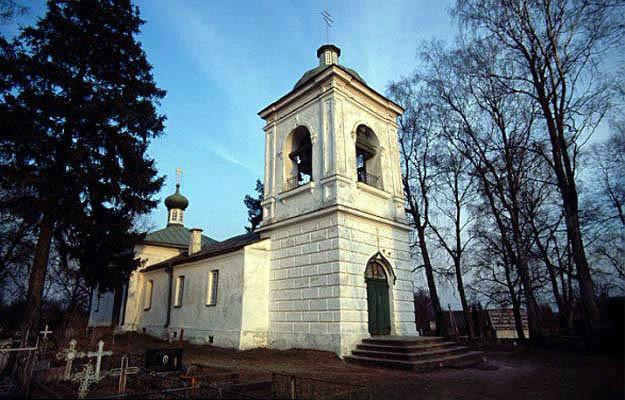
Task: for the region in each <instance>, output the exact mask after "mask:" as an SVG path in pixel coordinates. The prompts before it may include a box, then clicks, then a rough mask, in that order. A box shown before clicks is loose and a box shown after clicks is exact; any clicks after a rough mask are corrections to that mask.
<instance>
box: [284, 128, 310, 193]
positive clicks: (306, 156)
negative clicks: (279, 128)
mask: <svg viewBox="0 0 625 400" xmlns="http://www.w3.org/2000/svg"><path fill="white" fill-rule="evenodd" d="M284 154H286V157H285V177H286V181H285V190H291V189H295V188H296V187H298V186H303V185H305V184H307V183H309V182H310V181H312V179H313V174H312V172H313V165H312V141H311V138H310V132H309V131H308V129H307V128H306V127H305V126H298V127H297V128H295V129H294V130H293V131H292V132H291V133H290V134H289V136H288V137H287V139H286V143H285V149H284Z"/></svg>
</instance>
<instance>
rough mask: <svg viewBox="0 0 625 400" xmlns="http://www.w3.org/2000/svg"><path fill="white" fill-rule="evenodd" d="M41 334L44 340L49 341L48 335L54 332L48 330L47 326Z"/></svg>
mask: <svg viewBox="0 0 625 400" xmlns="http://www.w3.org/2000/svg"><path fill="white" fill-rule="evenodd" d="M39 333H40V334H42V335H43V340H46V339H48V334H49V333H52V331H50V330H48V324H46V328H45V329H44V330H42V331H39Z"/></svg>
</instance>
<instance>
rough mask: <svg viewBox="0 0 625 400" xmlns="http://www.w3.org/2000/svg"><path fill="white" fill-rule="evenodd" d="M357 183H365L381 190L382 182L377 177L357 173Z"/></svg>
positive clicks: (361, 172)
mask: <svg viewBox="0 0 625 400" xmlns="http://www.w3.org/2000/svg"><path fill="white" fill-rule="evenodd" d="M358 182H362V183H366V184H367V185H369V186H373V187H374V188H376V189H380V190H382V182H381V181H380V177H379V176H375V175H372V174H368V173H366V172H364V171H358Z"/></svg>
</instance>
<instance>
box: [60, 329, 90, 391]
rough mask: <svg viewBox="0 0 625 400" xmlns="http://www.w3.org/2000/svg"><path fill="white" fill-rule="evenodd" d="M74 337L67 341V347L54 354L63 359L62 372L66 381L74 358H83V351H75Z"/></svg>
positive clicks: (70, 372) (69, 375)
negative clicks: (63, 368) (63, 367)
mask: <svg viewBox="0 0 625 400" xmlns="http://www.w3.org/2000/svg"><path fill="white" fill-rule="evenodd" d="M76 343H77V342H76V339H72V340H70V341H69V348H67V349H65V350H63V351H62V352H60V353H57V354H56V359H57V360H65V373H64V374H63V378H64V379H65V380H66V381H67V380H69V379H70V377H71V374H72V364H73V363H74V360H75V359H77V358H83V357H84V356H85V353H83V352H82V351H76Z"/></svg>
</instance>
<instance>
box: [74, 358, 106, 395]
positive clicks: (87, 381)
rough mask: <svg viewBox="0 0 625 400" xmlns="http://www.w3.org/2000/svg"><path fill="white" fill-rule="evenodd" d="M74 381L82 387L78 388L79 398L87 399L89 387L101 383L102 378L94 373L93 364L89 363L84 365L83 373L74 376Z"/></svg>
mask: <svg viewBox="0 0 625 400" xmlns="http://www.w3.org/2000/svg"><path fill="white" fill-rule="evenodd" d="M72 381H73V382H80V386H79V388H78V398H79V399H84V398H85V397H87V393H88V392H89V386H91V384H93V383H96V382H99V381H100V377H99V376H97V375H96V373H95V372H94V371H93V366H92V365H91V363H87V364H85V365H83V367H82V371H80V372H76V373H75V374H74V376H72Z"/></svg>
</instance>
